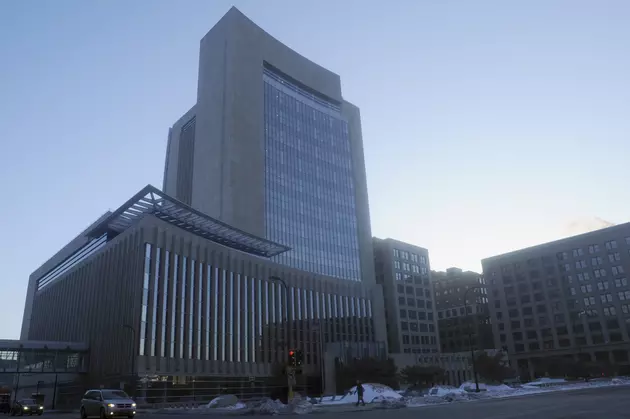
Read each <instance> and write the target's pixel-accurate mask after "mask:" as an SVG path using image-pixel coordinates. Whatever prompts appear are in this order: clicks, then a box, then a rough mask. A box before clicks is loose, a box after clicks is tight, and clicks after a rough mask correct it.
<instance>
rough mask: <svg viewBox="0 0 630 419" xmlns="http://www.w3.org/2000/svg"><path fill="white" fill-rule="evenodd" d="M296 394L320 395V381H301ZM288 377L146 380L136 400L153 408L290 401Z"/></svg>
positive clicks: (138, 390)
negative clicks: (232, 400) (222, 399)
mask: <svg viewBox="0 0 630 419" xmlns="http://www.w3.org/2000/svg"><path fill="white" fill-rule="evenodd" d="M294 391H295V392H298V393H300V394H303V395H308V396H316V395H317V396H319V395H320V382H319V377H298V379H297V384H296V385H295V387H294ZM287 393H288V389H287V385H286V378H284V377H222V376H217V377H173V376H164V377H157V378H154V379H150V380H147V379H144V380H142V379H141V380H140V382H138V383H137V386H136V390H135V398H136V401H137V402H138V404H139V405H143V406H151V407H164V406H178V405H199V404H204V403H208V402H209V401H210V400H212V399H214V398H215V397H217V396H219V395H222V394H232V395H235V396H236V397H238V398H239V399H241V400H255V399H261V398H263V397H271V398H278V399H281V400H282V399H286V395H287Z"/></svg>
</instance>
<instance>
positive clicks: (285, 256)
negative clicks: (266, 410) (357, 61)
mask: <svg viewBox="0 0 630 419" xmlns="http://www.w3.org/2000/svg"><path fill="white" fill-rule="evenodd" d="M384 317H385V316H384V307H383V296H382V289H381V286H380V285H377V284H376V281H375V276H374V261H373V249H372V238H371V229H370V219H369V208H368V196H367V186H366V176H365V163H364V156H363V144H362V138H361V122H360V117H359V110H358V108H356V107H355V106H354V105H352V104H350V103H348V102H347V101H345V100H344V99H343V98H342V95H341V83H340V78H339V76H338V75H336V74H334V73H332V72H330V71H328V70H326V69H324V68H322V67H320V66H318V65H317V64H315V63H313V62H311V61H309V60H307V59H306V58H304V57H302V56H300V55H299V54H297V53H296V52H295V51H292V50H291V49H289V48H288V47H287V46H285V45H283V44H281V43H280V42H279V41H277V40H276V39H274V38H272V37H271V36H270V35H268V34H267V33H265V32H264V31H263V30H262V29H261V28H259V27H257V26H256V25H255V24H254V23H253V22H251V21H250V20H249V19H248V18H246V17H245V16H244V15H243V14H241V13H240V12H239V11H238V10H236V9H234V8H233V9H231V10H230V11H229V12H228V13H227V14H226V15H225V16H224V17H223V18H222V19H221V20H220V21H219V22H218V23H217V24H216V25H215V27H213V28H212V29H211V30H210V32H208V34H207V35H206V36H205V37H204V38H203V39H202V40H201V45H200V59H199V82H198V91H197V103H196V104H195V105H194V106H192V108H191V109H190V110H189V111H188V112H186V114H185V115H184V116H183V117H181V118H180V119H179V121H177V122H176V123H175V124H174V125H173V126H172V127H171V129H170V130H169V137H168V147H167V153H166V162H165V173H164V185H163V190H159V189H157V188H154V187H152V186H147V187H145V188H143V189H142V190H140V191H139V192H138V193H137V194H136V195H135V196H133V197H131V198H130V199H129V200H128V201H127V202H125V203H123V204H122V205H121V206H120V207H119V208H118V209H117V210H115V211H112V212H108V213H106V214H105V215H103V216H102V217H100V218H99V219H98V220H96V221H95V222H94V223H93V224H92V225H91V226H89V227H88V228H87V229H86V230H85V231H83V232H82V233H81V234H79V235H78V236H77V237H76V238H75V239H74V240H72V241H71V242H70V243H69V244H68V245H67V246H65V247H64V248H63V249H61V250H60V251H59V252H58V253H57V254H56V255H54V256H53V257H52V258H51V259H50V260H48V261H47V262H46V263H44V264H43V265H42V266H41V267H40V268H39V269H37V270H36V271H35V272H33V274H32V275H31V277H30V279H29V285H28V292H27V301H26V305H25V312H24V320H23V326H22V336H21V338H22V339H24V340H36V341H66V342H85V343H87V344H88V345H89V360H88V361H86V362H88V368H87V370H88V372H89V377H90V380H91V382H93V383H94V384H98V383H99V382H103V380H106V379H107V377H124V376H129V375H130V374H132V373H133V374H134V375H135V374H137V375H139V376H170V377H179V376H184V377H194V376H225V377H228V376H229V377H249V378H250V379H251V378H252V377H253V378H255V377H261V376H268V375H270V374H272V369H273V366H274V365H275V364H277V363H281V362H284V361H286V359H287V352H288V350H289V348H291V349H302V350H303V351H304V354H305V359H304V361H305V366H304V372H305V374H311V375H324V374H325V372H324V370H325V369H326V368H328V367H327V366H326V362H325V359H326V356H328V355H326V354H333V355H334V354H343V356H347V355H348V354H350V353H352V351H355V352H356V353H360V355H362V356H364V355H371V356H385V355H384V354H386V352H387V348H386V347H385V346H386V341H387V338H386V327H385V320H384ZM330 356H332V355H330ZM328 375H329V376H327V377H326V379H325V381H326V386H327V387H328V384H329V382H330V380H332V379H333V377H332V374H328Z"/></svg>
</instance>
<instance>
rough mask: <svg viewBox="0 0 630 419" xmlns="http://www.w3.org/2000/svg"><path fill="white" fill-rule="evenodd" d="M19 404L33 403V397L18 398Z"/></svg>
mask: <svg viewBox="0 0 630 419" xmlns="http://www.w3.org/2000/svg"><path fill="white" fill-rule="evenodd" d="M20 403H21V404H35V400H33V399H22V400H20Z"/></svg>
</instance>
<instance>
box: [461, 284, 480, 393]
mask: <svg viewBox="0 0 630 419" xmlns="http://www.w3.org/2000/svg"><path fill="white" fill-rule="evenodd" d="M474 289H481V286H479V285H476V286H474V287H470V288H468V289H467V290H466V292H464V310H465V311H466V317H468V300H467V299H466V297H467V296H468V292H469V291H470V290H474ZM471 314H474V313H472V310H471ZM474 320H475V319H474V316H473V318H472V319H471V321H470V325H469V327H468V346H470V357H471V358H472V369H473V375H474V376H475V392H476V393H479V378H477V362H476V360H475V350H474V349H473V343H472V326H473V322H474Z"/></svg>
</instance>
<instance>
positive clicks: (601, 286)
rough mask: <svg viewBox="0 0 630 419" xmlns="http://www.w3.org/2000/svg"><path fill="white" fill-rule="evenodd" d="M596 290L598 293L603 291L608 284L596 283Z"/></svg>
mask: <svg viewBox="0 0 630 419" xmlns="http://www.w3.org/2000/svg"><path fill="white" fill-rule="evenodd" d="M597 289H598V290H600V291H604V290H607V289H608V282H598V283H597Z"/></svg>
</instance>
